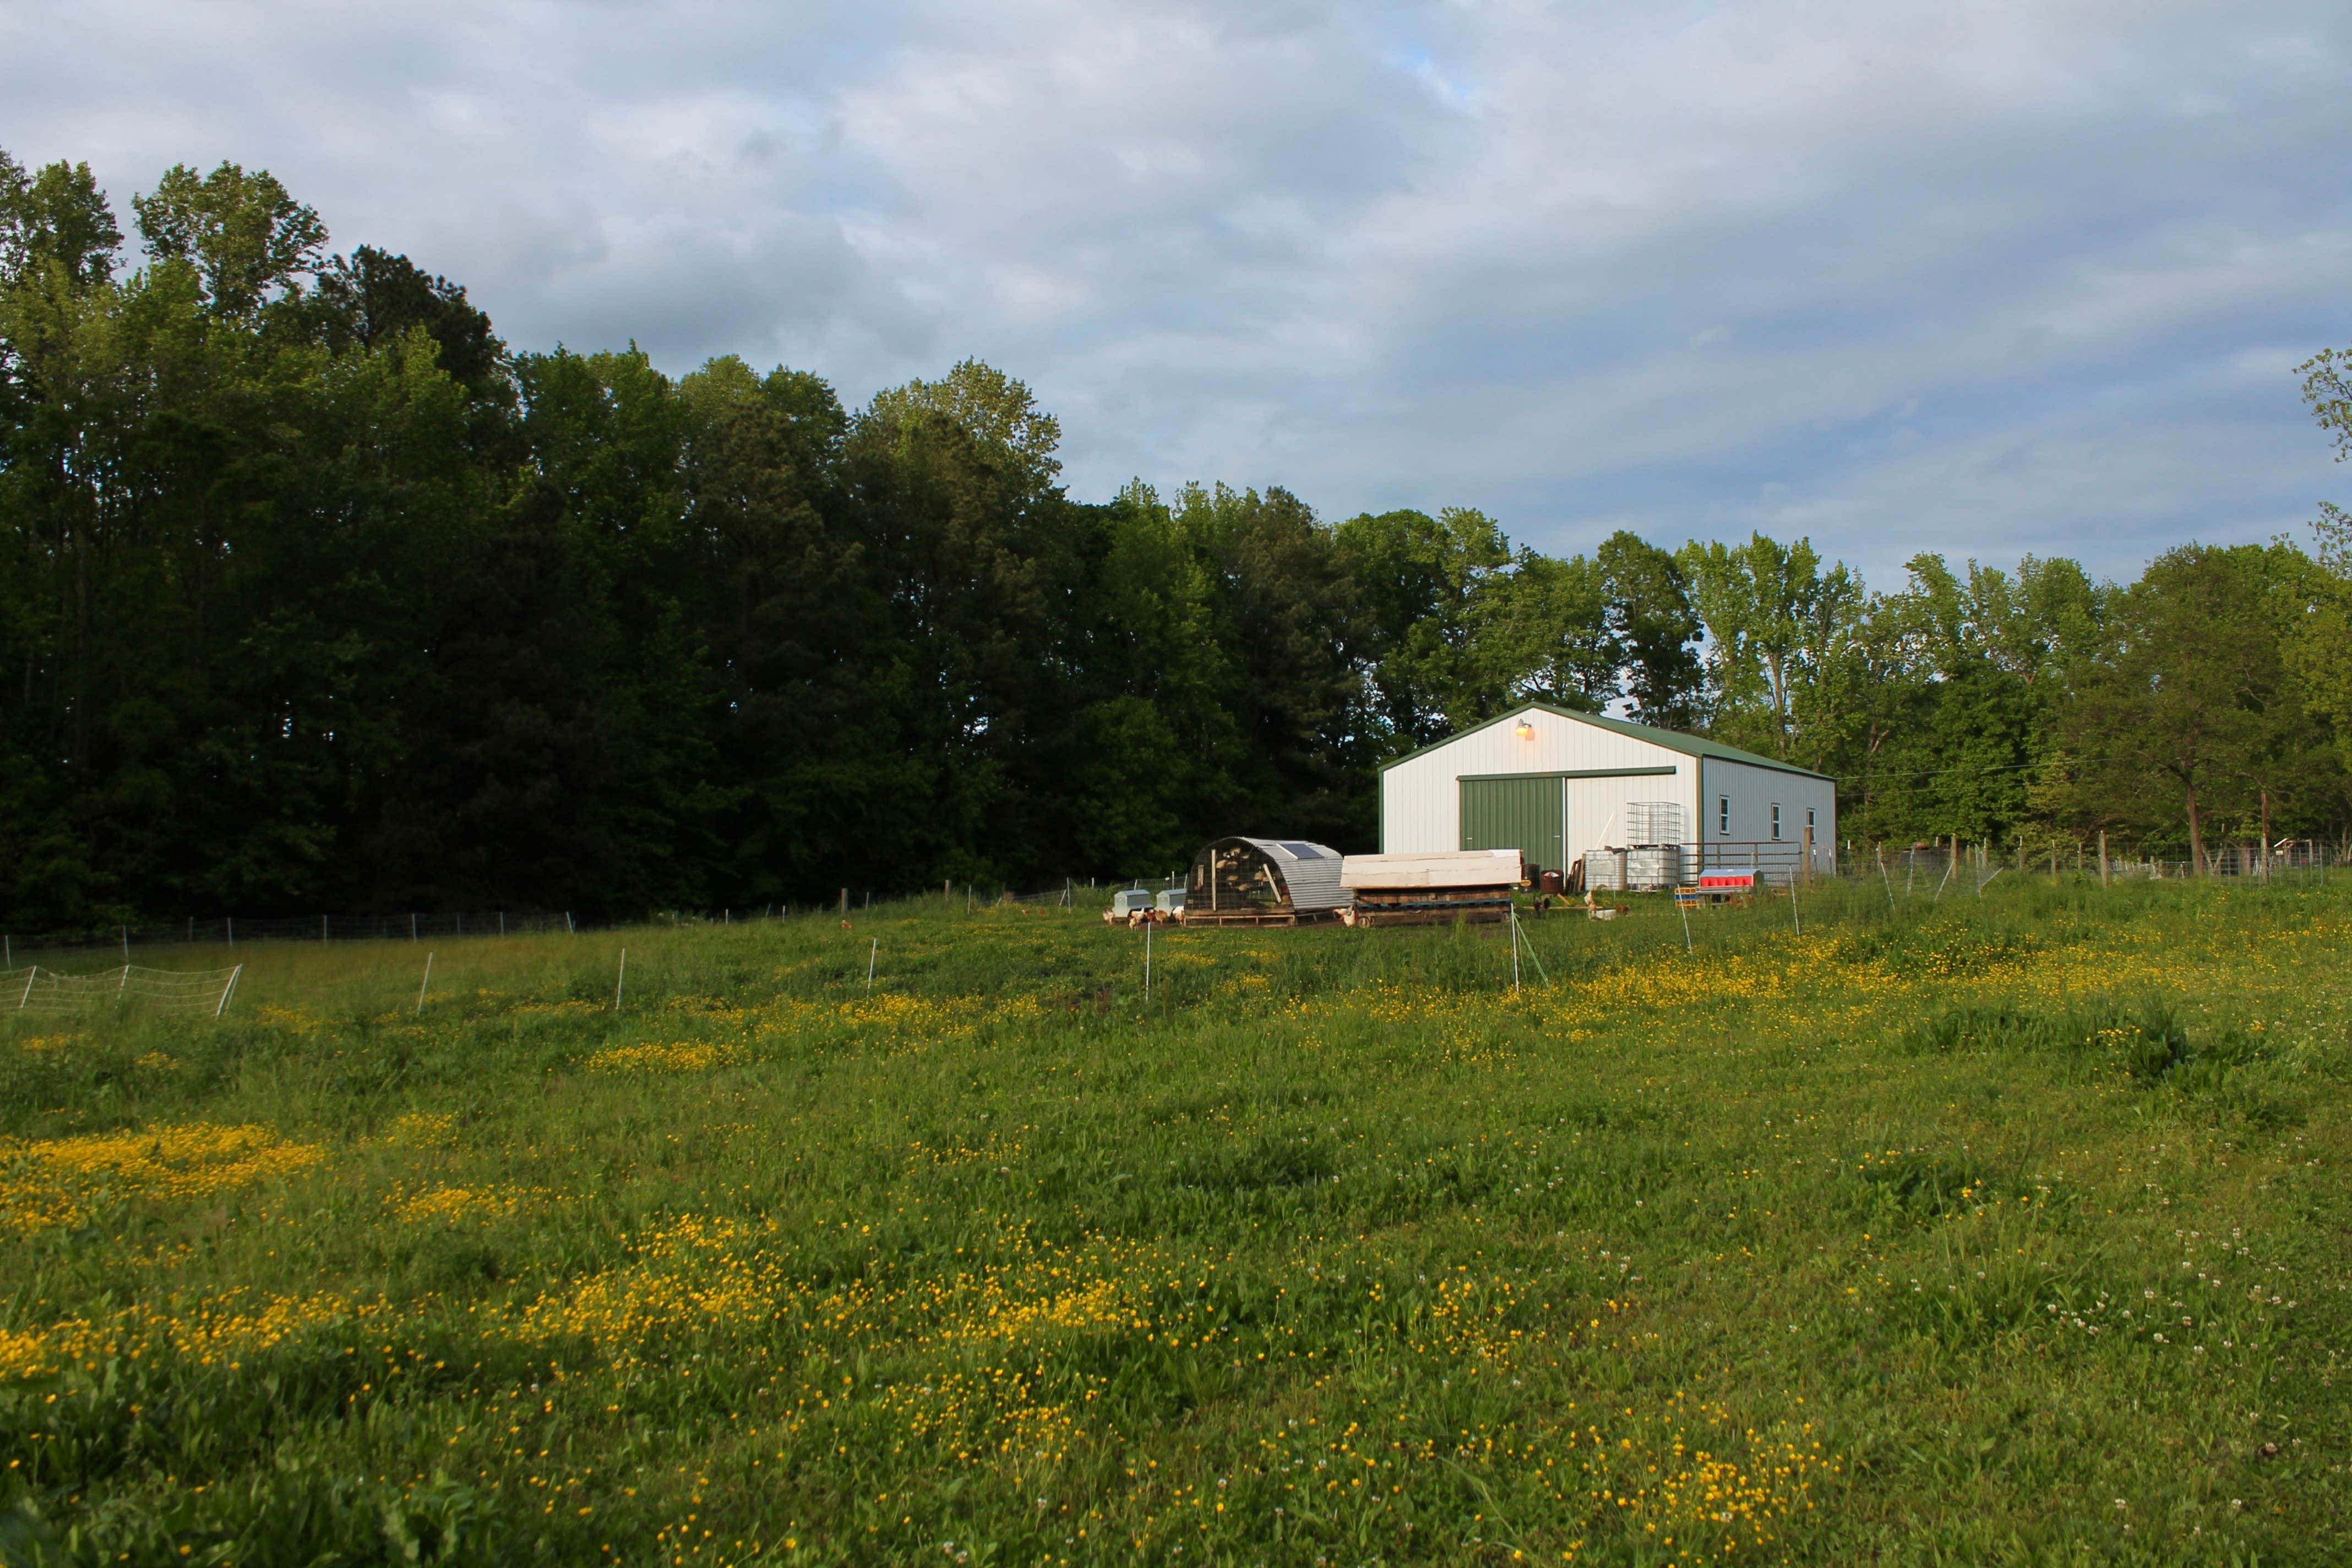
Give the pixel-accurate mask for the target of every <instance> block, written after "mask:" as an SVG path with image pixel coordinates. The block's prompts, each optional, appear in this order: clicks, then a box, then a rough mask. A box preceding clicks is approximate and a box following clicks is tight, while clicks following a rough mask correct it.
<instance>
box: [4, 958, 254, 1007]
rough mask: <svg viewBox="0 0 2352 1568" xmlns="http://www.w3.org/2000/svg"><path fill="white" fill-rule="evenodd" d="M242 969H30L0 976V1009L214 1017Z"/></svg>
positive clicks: (127, 966)
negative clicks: (81, 971)
mask: <svg viewBox="0 0 2352 1568" xmlns="http://www.w3.org/2000/svg"><path fill="white" fill-rule="evenodd" d="M243 973H245V965H243V964H241V963H240V964H237V965H236V967H234V968H231V969H149V968H147V967H145V966H144V965H142V964H136V963H118V964H116V965H114V966H113V967H112V968H110V969H101V970H100V971H98V972H97V973H94V974H68V973H65V972H64V971H63V970H58V969H47V968H44V967H43V966H42V965H40V964H37V963H35V964H29V965H27V966H26V967H25V968H23V969H16V970H8V971H5V972H0V987H5V989H0V1009H7V1010H12V1011H15V1012H18V1013H39V1014H49V1015H57V1014H67V1015H71V1016H87V1015H90V1014H95V1013H101V1012H105V1011H108V1010H110V1009H121V1010H122V1011H125V1012H144V1013H190V1014H194V1013H201V1014H206V1015H209V1016H212V1017H215V1018H217V1017H219V1016H221V1015H222V1014H224V1013H226V1012H227V1011H228V1004H229V998H230V997H231V996H233V995H235V994H236V982H237V977H238V976H239V975H241V974H243Z"/></svg>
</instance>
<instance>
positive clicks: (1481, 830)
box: [1462, 778, 1568, 871]
mask: <svg viewBox="0 0 2352 1568" xmlns="http://www.w3.org/2000/svg"><path fill="white" fill-rule="evenodd" d="M1567 792H1568V784H1567V781H1565V780H1563V779H1559V778H1524V779H1464V780H1463V781H1462V847H1463V848H1465V849H1516V850H1517V851H1518V852H1519V853H1520V854H1521V855H1522V856H1524V857H1525V858H1527V859H1528V861H1529V862H1531V866H1530V870H1531V871H1532V869H1533V868H1537V867H1540V868H1543V869H1544V870H1547V871H1559V870H1565V869H1567V868H1568V854H1567V842H1566V840H1567V826H1568V824H1567V810H1568V794H1567Z"/></svg>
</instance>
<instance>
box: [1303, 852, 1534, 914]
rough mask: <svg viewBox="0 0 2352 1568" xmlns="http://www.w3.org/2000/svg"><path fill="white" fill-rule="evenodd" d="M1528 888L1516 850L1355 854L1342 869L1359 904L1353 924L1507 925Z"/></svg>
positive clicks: (1354, 906) (1353, 908)
mask: <svg viewBox="0 0 2352 1568" xmlns="http://www.w3.org/2000/svg"><path fill="white" fill-rule="evenodd" d="M1526 884H1527V867H1526V864H1525V862H1524V861H1522V860H1521V859H1520V858H1519V852H1518V851H1517V850H1516V849H1463V850H1454V851H1449V852H1446V853H1444V854H1435V855H1350V856H1349V857H1348V858H1346V859H1345V860H1343V861H1341V862H1340V864H1339V885H1340V886H1341V887H1342V888H1345V889H1347V890H1348V892H1349V895H1350V896H1351V898H1352V900H1353V902H1352V903H1351V905H1350V906H1349V910H1348V911H1347V913H1346V915H1345V916H1344V917H1343V918H1344V919H1346V921H1348V923H1349V925H1360V926H1364V925H1432V924H1437V923H1440V922H1444V921H1456V920H1473V921H1500V920H1507V919H1508V918H1509V917H1510V912H1511V895H1512V894H1513V893H1515V892H1517V890H1518V889H1520V888H1522V887H1524V886H1526Z"/></svg>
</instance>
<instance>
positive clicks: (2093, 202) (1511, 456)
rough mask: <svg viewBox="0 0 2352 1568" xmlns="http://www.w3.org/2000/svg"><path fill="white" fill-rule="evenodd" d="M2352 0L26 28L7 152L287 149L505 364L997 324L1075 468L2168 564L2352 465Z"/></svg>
mask: <svg viewBox="0 0 2352 1568" xmlns="http://www.w3.org/2000/svg"><path fill="white" fill-rule="evenodd" d="M2347 89H2352V7H2347V6H2346V5H2344V4H2343V3H2342V0H2334V3H2332V4H2322V3H2303V0H2237V3H2235V4H2231V5H2221V4H2210V3H2209V4H2197V5H2168V4H2165V3H2163V0H2130V3H2125V0H2076V3H2069V0H1990V3H1970V0H1956V3H1947V4H1937V5H1906V4H1891V5H1890V4H1888V3H1886V0H1761V3H1758V4H1749V5H1695V4H1685V5H1676V4H1672V3H1664V4H1652V5H1622V4H1616V5H1538V4H1531V3H1530V4H1514V3H1498V4H1486V3H1463V4H1454V5H1377V4H1375V5H1348V6H1339V5H1320V4H1307V3H1304V0H1299V3H1286V0H1235V3H1234V4H1230V5H1123V4H1119V3H1118V0H1085V3H1078V0H1066V3H1065V0H1008V3H1003V4H996V5H973V4H971V3H970V0H965V3H963V4H952V5H951V4H932V3H927V0H910V3H906V4H895V5H893V4H879V3H867V4H859V5H846V4H841V5H835V4H822V3H814V4H800V5H773V4H767V5H761V4H749V3H741V0H727V3H719V0H713V3H709V4H702V5H635V4H624V3H618V0H614V3H604V4H569V5H566V4H553V3H541V4H523V5H513V4H497V3H493V0H467V3H465V4H456V3H451V0H422V3H412V4H409V5H404V6H401V7H397V8H392V7H383V6H375V5H368V6H361V5H334V4H323V3H311V4H306V5H269V4H259V3H247V4H205V3H197V0H174V3H172V4H163V3H161V0H74V3H72V4H62V3H52V0H6V3H5V4H0V146H5V147H7V148H8V149H9V150H10V151H11V152H13V153H16V155H17V156H18V157H19V158H20V159H22V160H24V161H26V162H27V163H30V162H35V161H41V162H46V161H48V160H50V159H55V158H73V159H83V158H86V159H88V160H89V162H90V163H91V164H92V165H93V166H94V167H95V168H96V169H97V171H98V173H99V175H100V179H101V181H102V182H103V183H104V184H106V185H107V187H108V189H109V190H110V193H111V195H113V198H114V200H115V203H116V205H117V208H118V210H119V211H121V212H122V213H123V215H124V216H125V217H126V219H127V217H128V214H129V199H130V196H131V194H132V193H133V192H135V191H141V190H145V189H147V188H150V187H152V184H153V183H154V181H155V178H156V176H157V174H160V173H161V171H162V170H163V168H164V167H166V166H167V165H168V164H170V163H173V162H179V161H184V162H187V163H194V164H196V165H198V166H199V167H205V168H208V167H210V166H211V165H212V164H213V163H216V162H219V161H220V160H222V159H232V160H235V161H237V162H240V163H244V164H246V165H247V166H248V167H254V166H261V167H267V168H268V169H270V170H271V171H273V172H274V173H276V174H278V176H279V177H280V178H281V179H283V180H284V181H286V183H287V184H289V186H290V187H291V188H292V189H293V190H294V191H295V193H296V194H297V195H299V196H300V197H302V198H303V199H304V200H307V201H309V202H310V203H311V204H312V205H315V206H316V207H317V208H318V209H319V211H320V215H321V216H323V217H325V218H326V220H327V222H328V224H329V226H331V229H332V230H333V231H334V235H335V238H336V243H337V245H338V247H350V246H352V245H356V244H360V243H363V242H364V243H371V244H376V245H380V246H383V247H386V248H390V249H395V250H400V251H404V252H406V253H407V254H408V255H409V256H410V257H412V258H414V259H415V260H416V261H417V262H419V263H420V264H421V265H424V266H425V267H427V268H431V269H433V270H436V271H440V272H445V273H446V274H448V275H449V276H451V277H453V278H456V279H458V280H460V281H461V282H463V283H465V284H466V285H467V288H468V289H469V290H470V291H471V292H472V295H473V297H474V299H475V300H476V301H477V302H478V303H479V304H481V305H482V306H484V307H485V308H486V309H488V310H489V311H490V312H491V314H492V316H493V318H494V319H495V320H496V321H497V322H498V324H499V330H500V331H501V332H502V333H503V334H504V335H505V336H506V337H507V338H508V340H509V342H513V343H514V344H516V345H517V346H519V347H526V348H544V347H550V346H552V345H553V344H555V343H557V342H563V343H566V344H569V345H571V346H572V347H574V348H579V349H593V348H604V347H614V346H618V345H621V344H623V343H625V342H628V341H630V340H631V339H635V341H636V342H639V343H640V344H642V345H643V346H644V347H645V348H646V350H647V351H648V352H649V353H652V354H653V355H654V356H655V358H656V361H657V362H658V363H661V364H662V365H663V366H664V367H666V368H667V369H670V370H672V371H685V370H688V369H691V368H692V367H693V366H694V365H696V364H698V363H700V362H701V361H702V360H704V359H705V358H707V357H709V356H710V355H713V354H718V353H740V354H742V355H743V356H745V357H746V358H748V359H751V360H752V361H753V362H755V363H760V364H761V365H763V366H764V365H766V364H769V363H777V362H782V363H791V364H793V365H795V366H798V367H801V368H804V369H809V370H814V371H815V372H817V373H819V374H823V375H824V376H826V377H828V378H829V379H830V380H832V381H833V382H834V384H835V385H836V386H837V387H838V388H839V389H840V390H841V392H842V394H843V395H844V397H845V399H847V400H849V401H851V402H853V403H855V402H860V401H863V400H864V399H865V398H866V396H868V395H871V394H872V393H873V392H874V391H875V390H877V388H879V387H882V386H885V385H888V384H894V383H897V382H900V381H903V380H905V379H906V378H908V377H909V376H912V375H919V374H921V375H928V374H938V373H939V372H940V371H941V370H943V369H944V368H946V366H947V365H949V364H950V363H953V362H954V361H955V360H957V359H959V358H961V357H964V356H966V355H977V356H979V357H981V358H983V359H986V360H989V361H991V362H992V363H996V364H998V365H1000V366H1002V367H1003V368H1004V369H1006V370H1008V371H1010V372H1012V373H1013V374H1018V375H1021V376H1023V377H1024V378H1025V379H1026V380H1027V381H1028V382H1029V383H1030V384H1031V385H1032V386H1033V387H1034V388H1035V390H1036V391H1037V393H1038V395H1039V398H1040V400H1041V401H1042V402H1043V403H1044V404H1045V405H1046V406H1048V407H1049V408H1051V409H1053V410H1054V411H1055V413H1057V414H1058V415H1059V416H1061V418H1062V422H1063V428H1064V452H1063V456H1064V458H1065V461H1066V477H1067V478H1068V479H1069V480H1070V483H1071V488H1072V490H1073V492H1074V493H1075V494H1076V495H1079V496H1081V497H1084V498H1087V499H1100V498H1103V497H1106V496H1108V494H1109V493H1111V492H1112V491H1113V490H1114V489H1117V488H1118V486H1119V485H1120V484H1121V483H1122V482H1124V481H1125V480H1126V479H1128V478H1129V476H1131V475H1140V476H1142V477H1143V478H1145V479H1150V480H1152V481H1154V482H1156V483H1159V484H1160V485H1162V486H1163V487H1164V486H1168V485H1171V484H1174V483H1178V482H1181V481H1182V480H1184V479H1193V478H1198V479H1223V480H1226V481H1229V482H1232V483H1234V484H1239V485H1258V486H1264V485H1269V484H1281V485H1286V486H1288V487H1289V488H1291V489H1294V490H1296V491H1297V492H1298V493H1299V494H1300V495H1301V496H1303V497H1304V498H1305V499H1306V500H1308V501H1309V502H1311V503H1312V504H1314V505H1315V506H1316V507H1317V508H1318V510H1321V511H1322V512H1323V513H1324V514H1325V515H1327V516H1333V517H1337V516H1343V515H1346V514H1348V513H1350V512H1353V511H1356V510H1361V509H1365V508H1373V509H1380V508H1386V507H1391V506H1419V507H1423V508H1429V509H1435V508H1436V507H1439V506H1442V505H1448V504H1459V505H1472V506H1478V507H1482V508H1484V509H1486V510H1488V511H1490V512H1492V513H1494V514H1495V515H1496V516H1497V517H1498V518H1500V519H1501V520H1502V521H1503V523H1504V525H1505V526H1506V527H1507V529H1508V530H1509V531H1511V532H1512V534H1513V535H1514V536H1515V537H1517V538H1518V539H1521V540H1523V541H1525V542H1529V543H1532V544H1535V545H1538V546H1539V547H1542V548H1546V549H1549V550H1553V551H1560V552H1565V551H1569V550H1574V549H1582V548H1589V547H1590V546H1591V544H1592V543H1593V542H1596V541H1597V540H1598V539H1600V538H1601V536H1603V535H1604V534H1605V533H1607V532H1608V531H1610V530H1612V529H1614V528H1617V527H1621V526H1622V527H1630V528H1633V529H1635V530H1637V531H1640V532H1642V533H1644V534H1646V535H1648V536H1649V537H1651V538H1653V539H1655V540H1658V541H1659V542H1664V543H1667V544H1674V543H1677V542H1681V541H1682V540H1683V539H1685V538H1689V537H1693V536H1696V537H1702V538H1708V537H1734V536H1741V535H1744V534H1745V532H1746V531H1747V530H1748V529H1749V528H1761V529H1763V530H1765V531H1768V532H1775V533H1779V534H1781V535H1784V536H1788V535H1793V534H1797V533H1809V534H1810V535H1811V537H1812V538H1813V540H1814V541H1815V542H1816V543H1817V544H1819V545H1820V546H1822V548H1823V549H1824V550H1826V551H1829V552H1833V553H1836V554H1838V555H1841V556H1843V557H1844V558H1846V559H1847V560H1850V561H1853V562H1854V563H1857V564H1858V565H1860V566H1861V567H1862V568H1863V569H1864V572H1865V574H1867V575H1868V576H1869V577H1870V578H1871V580H1872V581H1873V582H1874V583H1875V584H1879V585H1882V586H1892V585H1894V584H1895V580H1896V579H1897V578H1898V577H1899V575H1900V563H1901V562H1902V561H1903V560H1904V558H1905V557H1906V556H1907V555H1909V554H1910V553H1911V552H1914V551H1916V550H1919V549H1926V548H1933V549H1940V550H1943V551H1946V552H1949V553H1950V554H1952V555H1954V556H1955V557H1964V556H1969V555H1977V556H1980V557H1982V558H1984V559H1986V560H1989V561H1997V562H2003V563H2006V562H2009V561H2012V560H2014V559H2015V557H2016V556H2017V555H2019V554H2020V553H2022V552H2028V551H2031V552H2038V553H2043V554H2050V553H2065V554H2074V555H2078V556H2080V557H2082V558H2084V560H2085V561H2087V562H2088V563H2090V564H2092V566H2093V567H2094V568H2095V570H2099V571H2102V572H2105V573H2111V574H2119V575H2129V574H2134V573H2136V572H2137V569H2138V567H2139V565H2140V563H2142V562H2143V561H2144V560H2145V559H2146V558H2147V556H2148V555H2149V554H2151V553H2153V552H2155V551H2157V550H2159V549H2162V548H2163V547H2165V546H2166V545H2168V544H2171V543H2174V542H2179V541H2181V540H2183V539H2188V538H2191V537H2194V538H2199V539H2204V540H2210V541H2217V542H2235V541H2240V540H2254V539H2263V538H2266V537H2268V536H2269V535H2271V534H2273V533H2275V532H2279V531H2291V530H2297V529H2299V527H2300V525H2301V524H2302V522H2303V521H2305V520H2306V519H2307V518H2309V517H2310V516H2311V515H2312V513H2313V511H2314V509H2315V502H2317V501H2318V500H2322V499H2329V498H2332V499H2336V500H2352V482H2347V481H2352V469H2345V468H2332V467H2331V466H2330V464H2329V463H2328V461H2327V458H2328V452H2327V447H2326V443H2325V442H2324V441H2323V440H2322V438H2321V437H2320V434H2319V432H2317V431H2316V430H2315V429H2314V428H2313V427H2312V426H2311V425H2310V422H2309V419H2308V416H2306V414H2305V411H2304V409H2303V408H2302V406H2301V405H2300V404H2299V402H2298V401H2297V398H2296V388H2295V383H2294V376H2293V375H2292V374H2291V372H2292V367H2293V366H2294V364H2295V363H2297V362H2298V361H2300V360H2302V359H2303V358H2305V357H2306V356H2307V355H2308V354H2309V353H2312V352H2313V351H2314V350H2315V349H2317V348H2319V347H2321V346H2323V345H2326V344H2330V343H2335V344H2338V345H2342V344H2347V343H2352V297H2347V289H2346V282H2347V275H2352V268H2347V263H2352V159H2347V155H2346V146H2347V132H2352V126H2348V125H2347V110H2346V105H2347V103H2352V90H2347Z"/></svg>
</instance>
